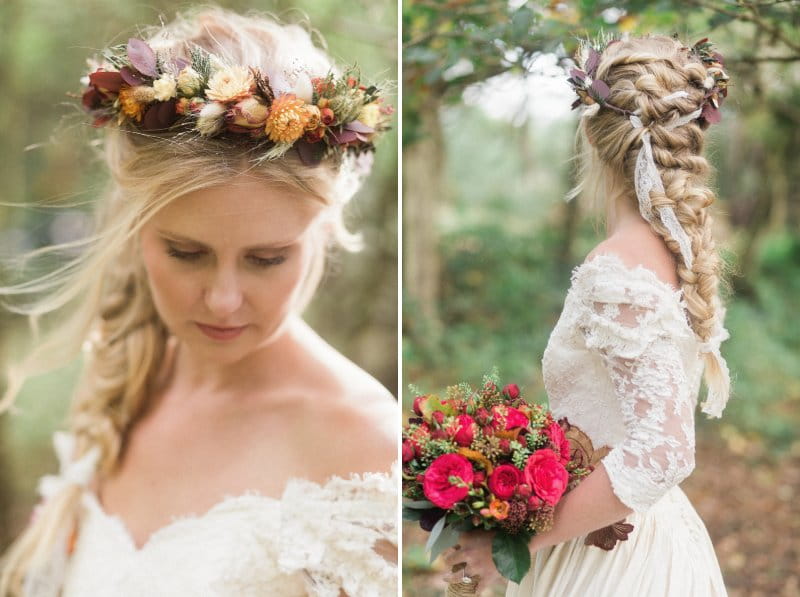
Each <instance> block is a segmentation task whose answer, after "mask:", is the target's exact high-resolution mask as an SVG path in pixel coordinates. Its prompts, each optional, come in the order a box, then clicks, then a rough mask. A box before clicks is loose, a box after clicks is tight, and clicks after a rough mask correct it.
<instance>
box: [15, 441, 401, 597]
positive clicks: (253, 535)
mask: <svg viewBox="0 0 800 597" xmlns="http://www.w3.org/2000/svg"><path fill="white" fill-rule="evenodd" d="M69 440H70V438H69V437H68V436H66V434H61V437H60V438H57V451H59V452H60V454H59V457H60V458H62V456H63V455H64V454H65V453H66V452H68V451H69V448H68V445H67V444H69V443H70V441H69ZM59 442H60V443H61V444H62V446H61V448H60V449H59V446H58V443H59ZM92 464H93V463H92V458H91V457H88V458H84V459H83V462H67V463H64V459H63V458H62V471H61V474H60V475H58V476H49V477H46V478H45V479H44V480H43V483H42V484H41V485H40V491H41V490H44V491H42V493H44V494H45V495H47V494H51V493H53V492H54V491H57V490H58V488H59V487H61V486H63V484H64V483H78V484H81V485H84V486H85V485H86V484H87V482H88V480H89V478H90V477H91V475H90V474H89V473H91V472H92V470H91V469H92V466H91V465H92ZM397 475H398V468H397V466H395V467H394V468H393V471H392V474H388V473H367V474H364V475H353V476H351V477H350V478H348V479H343V478H340V477H334V478H332V479H331V480H330V481H328V482H326V483H324V484H322V485H320V484H317V483H313V482H311V481H306V480H301V479H294V480H291V481H290V482H289V483H288V484H287V486H286V489H285V490H284V492H283V495H282V496H281V497H280V498H272V497H265V496H262V495H258V494H256V493H251V494H246V495H240V496H235V497H227V498H225V499H224V500H222V501H221V502H219V503H218V504H217V505H215V506H214V507H213V508H211V510H209V511H208V512H206V513H205V514H203V515H200V516H190V517H185V518H178V519H176V520H174V521H173V522H172V523H170V524H169V525H167V526H165V527H163V528H161V529H160V530H158V531H156V532H155V533H154V534H153V535H152V536H151V537H150V538H149V540H148V541H147V542H146V544H145V545H143V546H142V547H141V548H139V549H137V548H136V546H135V545H134V541H133V539H132V537H131V535H130V533H129V532H128V530H127V529H126V527H125V525H124V524H123V522H122V520H121V519H120V518H119V517H117V516H112V515H109V514H107V513H106V512H104V511H103V509H102V507H101V506H100V503H99V502H98V500H97V497H96V496H95V494H94V493H93V492H91V491H89V490H88V489H86V488H85V489H84V491H83V494H82V504H81V506H82V508H81V517H80V524H79V527H78V534H77V540H76V542H75V545H74V550H73V551H72V554H71V555H70V556H69V558H68V559H67V560H66V561H64V562H62V563H61V565H60V566H59V565H56V566H53V567H52V570H51V571H50V572H51V573H50V574H44V575H43V577H47V576H49V577H50V579H48V580H47V581H45V580H43V579H38V582H30V583H28V591H27V593H28V595H35V596H36V597H38V596H39V595H42V596H44V595H47V596H48V597H49V596H50V595H52V596H55V595H59V596H60V597H109V596H114V597H176V596H184V595H187V596H188V595H192V596H197V597H256V596H259V597H261V596H265V595H281V596H285V597H300V596H303V595H311V596H314V597H339V596H340V594H341V593H340V591H344V592H345V593H346V594H347V595H349V596H351V597H360V596H373V595H374V596H376V597H383V596H386V597H395V596H396V594H397V566H396V564H394V563H393V562H389V561H387V560H386V559H384V558H383V557H381V556H380V555H378V553H376V551H374V550H373V547H374V546H375V544H376V543H377V542H378V541H388V542H390V543H391V544H392V545H397V491H398V479H397ZM143 499H146V496H143ZM59 568H60V570H58V569H59ZM53 570H58V572H57V574H54V573H53ZM54 577H57V578H58V580H57V581H55V582H54V581H53V579H54ZM31 580H34V579H31Z"/></svg>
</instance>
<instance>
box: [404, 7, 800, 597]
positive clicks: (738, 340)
mask: <svg viewBox="0 0 800 597" xmlns="http://www.w3.org/2000/svg"><path fill="white" fill-rule="evenodd" d="M799 26H800V4H799V3H798V2H781V1H777V2H776V1H774V0H765V1H763V2H750V1H738V2H733V1H722V0H687V1H667V0H659V1H657V2H637V1H633V2H630V1H622V0H620V1H614V0H609V1H605V0H600V1H592V0H579V1H578V0H569V1H552V2H542V1H539V2H524V1H516V2H506V1H492V0H487V1H486V2H481V3H470V2H458V1H453V0H451V1H444V0H443V1H438V0H405V2H404V4H403V60H404V67H403V77H404V79H403V80H404V87H403V104H404V105H403V109H404V120H403V123H404V127H403V143H404V146H403V163H404V168H403V172H404V186H403V188H404V202H403V209H404V227H403V235H404V238H403V240H404V243H403V254H404V268H403V270H404V271H403V275H404V286H403V334H404V340H403V368H404V382H405V384H409V383H411V384H414V385H415V386H417V387H419V388H420V389H421V390H422V391H436V390H440V389H442V388H443V387H444V386H446V385H449V384H452V383H455V381H458V380H466V381H469V382H472V383H477V382H478V381H479V380H480V376H481V374H482V373H483V372H485V371H486V370H488V369H489V368H490V367H491V366H492V365H498V366H499V367H500V372H501V376H502V378H503V379H504V380H505V381H506V382H516V383H518V384H520V386H523V388H524V390H525V391H526V394H527V395H528V396H530V397H534V398H536V399H538V400H540V401H544V400H546V395H545V392H544V388H543V385H542V380H541V370H540V361H541V356H542V353H543V351H544V348H545V345H546V343H547V339H548V337H549V334H550V331H551V330H552V328H553V326H554V324H555V322H556V320H557V318H558V316H559V313H560V311H561V307H562V304H563V300H564V296H565V292H566V288H567V286H568V284H569V278H570V272H571V270H572V268H573V267H574V266H576V265H578V264H579V263H581V262H582V261H583V259H584V257H585V255H586V254H587V253H588V252H589V251H590V250H591V248H592V247H594V245H596V244H597V242H599V241H600V240H602V239H603V238H604V225H603V223H602V222H598V221H597V219H596V215H597V214H596V211H594V210H593V209H592V206H588V205H582V204H581V203H580V202H577V203H576V202H573V203H565V202H564V201H563V199H562V198H563V197H564V195H565V193H566V192H567V191H568V190H569V188H570V187H571V185H572V183H573V182H574V181H573V178H572V176H573V175H572V167H571V164H570V161H569V160H570V157H571V155H572V140H573V138H574V132H575V126H576V121H577V118H576V116H575V115H574V113H570V112H569V104H570V103H571V102H572V100H573V99H574V96H573V95H572V94H571V93H570V92H569V89H568V87H567V84H566V82H565V79H566V75H565V71H564V70H563V67H564V66H565V65H567V64H568V63H569V61H568V58H569V56H571V54H572V52H573V51H574V49H575V46H576V39H577V37H579V36H586V35H587V34H588V35H591V36H595V35H597V34H598V32H600V31H601V30H605V31H610V32H613V33H617V34H624V33H630V34H631V35H638V34H645V33H650V32H654V33H663V34H667V35H670V34H672V33H678V34H679V36H680V39H681V40H682V41H683V42H684V43H687V44H689V45H691V44H693V43H694V42H695V41H697V40H699V39H701V38H703V37H706V36H709V37H711V39H712V41H714V42H715V43H716V44H717V46H718V47H719V48H720V51H721V52H722V53H723V55H724V57H725V63H726V70H727V71H728V72H729V74H730V75H731V78H732V86H731V89H730V94H729V97H728V100H726V103H725V105H724V106H723V122H722V123H721V124H720V125H715V126H714V127H712V128H711V129H710V130H709V138H708V144H707V147H708V149H707V154H708V156H709V159H710V161H711V163H712V165H713V166H714V167H715V168H716V170H717V176H716V187H717V189H718V201H717V203H716V204H715V207H714V209H715V223H716V237H717V244H718V246H721V247H722V248H723V257H724V259H725V261H726V263H727V264H728V266H729V269H730V276H729V280H730V284H731V288H730V290H729V291H728V293H727V294H728V296H729V300H728V315H727V326H728V329H729V330H730V333H731V339H730V340H729V341H728V342H726V343H725V344H724V345H723V353H724V354H725V356H726V358H727V359H728V363H729V365H730V368H731V370H732V372H733V374H734V377H735V379H734V396H733V398H732V400H731V402H730V403H729V406H728V408H727V410H726V412H725V416H724V417H723V419H722V420H721V421H716V420H715V421H707V420H705V417H703V416H702V415H699V416H698V425H699V432H698V445H699V449H698V457H697V461H698V467H697V470H696V471H695V473H694V474H693V475H692V477H690V479H689V480H688V481H687V482H686V483H685V484H684V487H685V489H686V491H687V493H689V495H690V498H691V499H692V501H693V503H694V504H695V505H696V507H697V508H698V510H699V511H700V514H701V516H702V517H703V519H704V520H705V521H706V524H707V526H708V528H709V531H710V533H711V536H712V539H713V540H714V542H715V546H716V548H717V552H718V556H719V558H720V562H721V565H722V567H723V573H724V575H725V578H726V582H727V583H728V587H729V591H730V592H731V595H748V596H751V595H790V594H795V593H796V591H797V586H798V583H800V567H799V566H798V564H797V562H798V557H797V555H798V553H799V552H800V546H798V540H797V539H796V537H797V535H796V534H795V535H794V537H795V538H794V539H792V534H791V533H792V531H791V530H790V529H797V527H798V524H799V523H798V517H797V510H796V508H794V507H793V506H792V505H791V504H790V502H789V498H788V496H789V495H791V494H792V493H796V491H797V490H798V489H800V479H798V470H800V441H798V436H797V432H796V429H797V428H798V425H800V409H798V405H800V324H799V323H798V320H797V317H796V316H794V315H793V313H794V312H796V309H797V305H798V296H799V295H800V169H798V167H797V155H798V150H800V132H798V131H800V110H799V109H798V106H800V27H799ZM412 398H413V396H412V394H411V392H410V391H408V390H406V391H405V392H404V395H403V400H404V406H405V409H406V412H408V411H409V410H410V400H411V399H412ZM754 470H758V482H755V481H754V480H752V479H750V477H752V476H753V472H752V471H754ZM748 479H750V480H749V481H745V483H747V485H746V486H743V485H742V483H743V480H748ZM758 495H761V496H763V497H761V498H759V497H757V496H758ZM781 496H783V497H781ZM763 500H768V501H769V503H770V504H772V505H773V506H774V509H772V510H770V512H772V515H771V516H769V517H766V519H765V517H764V516H760V515H758V514H757V513H756V512H757V511H758V509H759V508H760V507H761V505H762V504H763ZM755 519H757V520H758V521H759V523H758V524H759V527H760V528H759V529H757V530H756V529H753V528H751V527H752V526H753V520H755ZM768 537H772V538H773V540H769V539H768ZM422 540H424V535H423V534H420V533H418V531H417V530H415V529H414V528H412V527H411V526H409V527H408V528H407V530H406V543H405V544H404V550H405V555H404V579H405V584H404V586H405V587H406V594H408V595H415V596H417V595H423V596H424V595H434V594H438V593H437V591H441V585H437V584H436V582H437V581H435V580H434V579H435V576H436V574H435V573H436V571H439V573H441V568H440V567H439V565H438V564H437V565H435V566H434V567H433V568H431V566H430V565H428V564H427V562H426V559H425V557H424V554H423V553H422V546H421V544H420V541H422ZM765 554H766V555H765Z"/></svg>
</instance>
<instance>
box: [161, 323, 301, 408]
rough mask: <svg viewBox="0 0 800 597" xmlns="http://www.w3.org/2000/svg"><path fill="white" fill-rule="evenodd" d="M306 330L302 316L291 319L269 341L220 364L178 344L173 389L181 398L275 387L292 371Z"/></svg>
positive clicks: (210, 357)
mask: <svg viewBox="0 0 800 597" xmlns="http://www.w3.org/2000/svg"><path fill="white" fill-rule="evenodd" d="M305 327H307V325H306V323H305V322H304V321H302V319H300V317H299V316H290V317H289V318H288V319H287V320H286V322H285V323H284V325H282V326H281V327H280V328H279V329H278V331H277V332H276V333H275V335H273V336H272V337H271V338H270V339H269V341H268V342H266V343H265V344H263V345H262V346H260V347H258V348H256V349H255V350H253V351H252V352H250V353H248V354H246V355H245V356H244V357H242V358H241V359H239V360H236V361H230V362H220V360H219V359H216V358H213V357H212V356H209V354H208V353H200V352H193V351H192V350H191V347H189V346H188V345H186V344H185V343H176V347H175V358H174V365H173V367H172V372H171V375H170V379H169V381H168V385H169V387H170V390H176V394H178V395H187V394H197V395H200V394H204V395H211V396H215V395H220V394H222V395H225V396H231V395H233V396H240V395H248V394H251V393H252V392H254V391H255V392H258V391H259V390H263V388H265V387H267V388H269V387H275V386H276V385H277V384H278V382H279V381H280V379H282V378H284V377H285V372H286V371H287V370H291V367H290V366H289V364H290V362H291V361H292V360H293V359H294V357H295V354H296V352H297V351H296V349H297V347H298V345H299V343H300V341H301V340H300V338H301V336H302V335H303V333H304V331H303V330H304V328H305ZM287 366H289V368H288V369H287Z"/></svg>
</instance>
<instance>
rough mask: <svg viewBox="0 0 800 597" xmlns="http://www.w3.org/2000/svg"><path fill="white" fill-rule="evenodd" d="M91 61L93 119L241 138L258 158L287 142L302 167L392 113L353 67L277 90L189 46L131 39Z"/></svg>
mask: <svg viewBox="0 0 800 597" xmlns="http://www.w3.org/2000/svg"><path fill="white" fill-rule="evenodd" d="M90 67H91V68H92V70H93V72H91V73H90V74H89V75H88V76H87V77H84V79H83V80H82V82H83V83H84V84H85V85H86V89H85V90H84V92H83V95H82V103H83V107H84V109H85V110H86V111H87V112H89V113H90V114H91V115H92V116H93V118H94V122H93V124H94V126H96V127H100V126H103V125H106V124H109V123H115V124H116V125H117V126H119V127H121V128H127V129H130V130H138V131H145V132H149V133H164V132H186V131H188V132H191V133H194V134H197V135H199V136H201V137H217V136H227V137H229V138H234V139H248V140H251V141H252V142H255V143H256V144H257V145H258V147H259V149H263V151H262V152H261V155H260V157H259V159H262V160H263V159H276V158H279V157H281V156H283V155H284V154H285V153H286V152H287V151H289V149H291V148H295V149H296V150H297V151H298V153H299V154H300V157H301V158H302V160H303V161H304V162H305V163H306V164H308V165H315V164H318V163H319V162H320V161H321V160H322V159H326V158H334V159H337V158H341V156H342V155H343V154H344V152H346V151H353V152H356V153H360V152H363V151H372V150H373V149H374V144H373V143H374V141H375V138H376V137H377V136H378V135H380V134H381V133H382V132H384V131H386V130H388V128H389V121H390V117H391V114H392V113H393V108H392V107H391V106H389V105H386V104H384V102H383V98H381V97H380V95H379V90H378V88H377V87H376V86H374V85H370V86H367V85H363V84H362V83H361V81H360V75H359V73H358V71H357V69H355V68H353V69H349V70H347V71H346V72H345V73H344V74H343V75H342V76H336V75H334V74H333V73H328V74H327V75H325V76H321V77H313V78H310V85H305V86H304V85H302V84H298V85H297V89H295V90H294V92H293V93H287V92H285V91H284V92H276V91H275V90H274V89H273V87H272V85H271V84H270V79H269V77H268V76H267V75H266V74H264V73H262V72H261V70H260V69H258V68H257V67H252V66H251V67H246V66H239V65H230V64H226V63H224V62H223V61H222V60H220V59H219V58H218V57H217V56H215V55H213V54H211V53H209V52H206V51H205V50H203V49H201V48H199V47H197V46H193V47H191V49H190V50H189V57H188V60H187V59H184V58H180V57H175V56H173V55H172V54H170V53H165V52H161V51H157V50H154V49H153V48H151V47H150V46H149V45H148V44H147V43H145V42H144V41H142V40H140V39H135V38H132V39H130V40H128V43H127V45H120V46H115V47H113V48H109V49H107V50H105V51H104V52H103V60H102V61H101V62H97V61H90ZM306 87H307V88H306Z"/></svg>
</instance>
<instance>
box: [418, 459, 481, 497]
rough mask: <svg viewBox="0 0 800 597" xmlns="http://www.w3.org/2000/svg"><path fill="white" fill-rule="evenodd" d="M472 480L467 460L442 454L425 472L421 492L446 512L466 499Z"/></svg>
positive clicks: (470, 468) (472, 475)
mask: <svg viewBox="0 0 800 597" xmlns="http://www.w3.org/2000/svg"><path fill="white" fill-rule="evenodd" d="M473 478H474V472H473V470H472V464H470V462H469V460H467V459H466V458H464V457H463V456H461V455H460V454H443V455H442V456H439V457H438V458H437V459H436V460H434V461H433V462H431V465H430V466H429V467H428V470H427V471H425V480H424V481H423V484H422V490H423V491H424V492H425V497H427V498H428V499H429V500H430V501H431V502H433V503H434V504H436V505H437V506H439V507H440V508H444V509H445V510H447V509H449V508H452V507H453V505H454V504H455V503H456V502H458V501H461V500H463V499H464V498H465V497H467V495H468V494H469V488H470V487H472V482H473Z"/></svg>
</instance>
